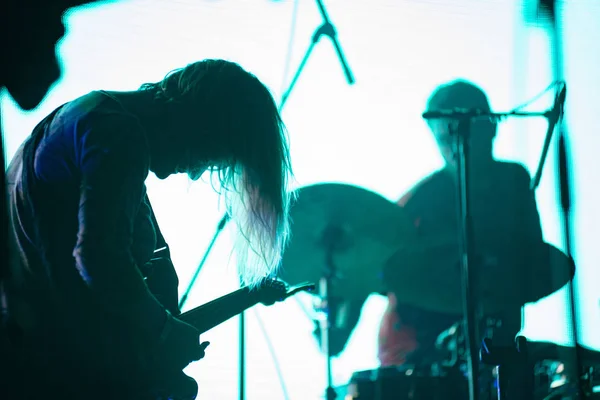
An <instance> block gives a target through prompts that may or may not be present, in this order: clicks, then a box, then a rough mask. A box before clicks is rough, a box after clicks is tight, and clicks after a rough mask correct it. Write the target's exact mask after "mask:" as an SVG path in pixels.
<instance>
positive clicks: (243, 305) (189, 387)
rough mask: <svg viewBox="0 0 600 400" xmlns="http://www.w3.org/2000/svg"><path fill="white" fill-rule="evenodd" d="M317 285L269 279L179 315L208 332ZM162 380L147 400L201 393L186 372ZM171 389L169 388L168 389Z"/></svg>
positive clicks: (168, 374)
mask: <svg viewBox="0 0 600 400" xmlns="http://www.w3.org/2000/svg"><path fill="white" fill-rule="evenodd" d="M314 289H315V285H314V284H311V283H303V284H300V285H296V286H293V287H289V286H288V285H287V284H286V283H284V282H281V281H277V280H272V279H265V280H264V281H263V282H262V283H261V284H260V285H259V286H258V287H256V288H254V289H250V288H249V287H247V286H246V287H243V288H241V289H238V290H236V291H234V292H232V293H229V294H226V295H225V296H222V297H219V298H218V299H216V300H213V301H210V302H208V303H206V304H203V305H201V306H199V307H196V308H194V309H192V310H190V311H187V312H185V313H182V314H180V315H178V316H177V318H178V319H180V320H182V321H184V322H187V323H188V324H190V325H192V326H194V327H195V328H196V329H198V330H199V331H200V333H201V334H202V333H205V332H206V331H208V330H210V329H212V328H214V327H216V326H218V325H220V324H222V323H223V322H225V321H227V320H229V319H230V318H233V317H234V316H236V315H238V314H240V313H242V312H244V311H245V310H247V309H248V308H251V307H253V306H255V305H256V304H258V303H262V304H264V305H266V306H270V305H273V304H275V303H277V302H281V301H284V300H286V299H287V298H289V297H291V296H293V295H295V294H297V293H299V292H303V291H313V290H314ZM161 375H162V376H161V377H160V379H158V381H155V382H154V387H150V388H148V390H147V391H146V390H144V392H145V393H147V394H145V395H143V396H142V398H144V399H148V400H150V399H152V400H167V399H168V400H187V399H195V398H196V395H197V393H198V385H197V383H196V381H195V380H194V379H193V378H191V377H189V376H187V375H185V374H184V373H183V371H162V372H161ZM164 388H168V389H164Z"/></svg>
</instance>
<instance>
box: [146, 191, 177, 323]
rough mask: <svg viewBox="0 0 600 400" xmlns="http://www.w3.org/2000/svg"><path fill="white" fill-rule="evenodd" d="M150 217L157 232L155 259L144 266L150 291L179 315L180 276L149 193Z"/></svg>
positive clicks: (167, 307)
mask: <svg viewBox="0 0 600 400" xmlns="http://www.w3.org/2000/svg"><path fill="white" fill-rule="evenodd" d="M144 201H145V203H146V205H147V208H148V211H149V213H150V215H149V217H150V219H151V220H152V225H153V226H154V231H155V233H156V250H155V253H154V259H153V260H152V261H151V262H150V263H148V264H146V265H145V266H144V275H146V278H147V279H146V284H147V285H148V287H149V288H150V291H151V292H152V294H154V296H155V297H156V298H157V299H158V301H160V303H161V304H162V305H163V306H164V307H165V308H166V309H167V310H169V311H170V312H171V314H173V315H179V314H180V310H179V304H178V303H179V293H178V286H179V278H178V277H177V272H176V271H175V266H174V265H173V261H171V252H170V250H169V245H168V244H167V242H166V241H165V238H164V236H163V234H162V232H161V230H160V227H159V225H158V221H157V220H156V216H155V214H154V210H153V209H152V205H151V204H150V199H149V198H148V195H146V198H145V199H144Z"/></svg>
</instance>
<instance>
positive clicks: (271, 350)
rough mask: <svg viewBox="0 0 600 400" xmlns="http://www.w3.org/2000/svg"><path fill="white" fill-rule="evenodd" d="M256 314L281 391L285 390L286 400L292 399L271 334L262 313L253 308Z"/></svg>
mask: <svg viewBox="0 0 600 400" xmlns="http://www.w3.org/2000/svg"><path fill="white" fill-rule="evenodd" d="M253 311H254V316H256V321H257V322H258V327H259V328H260V330H261V331H262V334H263V336H264V338H265V342H266V343H267V348H268V349H269V353H270V354H271V359H272V360H273V366H274V367H275V372H277V378H278V379H279V386H281V391H282V392H283V398H284V400H290V396H289V394H288V391H287V387H286V385H285V380H284V379H283V373H282V372H281V364H280V363H279V360H278V359H277V355H276V354H275V349H274V348H273V345H272V344H271V339H270V337H269V334H268V333H267V329H266V328H265V324H264V323H263V321H262V319H261V318H260V315H259V314H258V310H257V309H256V308H254V309H253Z"/></svg>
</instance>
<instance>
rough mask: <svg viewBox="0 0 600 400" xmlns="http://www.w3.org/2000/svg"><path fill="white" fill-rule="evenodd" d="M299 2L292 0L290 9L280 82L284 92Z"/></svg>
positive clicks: (290, 60) (290, 61)
mask: <svg viewBox="0 0 600 400" xmlns="http://www.w3.org/2000/svg"><path fill="white" fill-rule="evenodd" d="M299 4H300V2H299V1H298V0H294V6H293V7H294V8H293V9H292V23H291V24H290V38H289V40H288V46H287V54H286V56H285V65H284V67H283V82H282V83H281V93H282V94H283V93H285V87H286V85H287V77H288V74H289V72H290V64H291V63H292V50H293V49H294V38H295V37H296V22H297V21H298V5H299Z"/></svg>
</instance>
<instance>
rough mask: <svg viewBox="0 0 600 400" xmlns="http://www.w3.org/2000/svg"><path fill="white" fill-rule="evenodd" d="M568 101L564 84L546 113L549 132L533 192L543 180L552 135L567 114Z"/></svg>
mask: <svg viewBox="0 0 600 400" xmlns="http://www.w3.org/2000/svg"><path fill="white" fill-rule="evenodd" d="M566 100H567V84H566V83H563V85H562V88H561V89H560V91H559V92H558V94H557V95H556V97H555V98H554V105H553V106H552V109H551V110H550V111H548V112H545V113H544V117H546V118H547V119H548V130H547V131H546V139H544V146H543V147H542V155H541V156H540V162H539V165H538V168H537V171H536V173H535V176H534V177H533V179H532V180H531V186H530V189H531V190H535V189H536V188H537V187H538V185H539V184H540V181H541V179H542V170H543V168H544V163H545V162H546V156H547V155H548V150H549V149H550V142H551V141H552V134H553V133H554V127H555V126H556V124H557V123H558V121H559V120H560V119H561V118H562V117H563V115H564V112H565V102H566Z"/></svg>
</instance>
